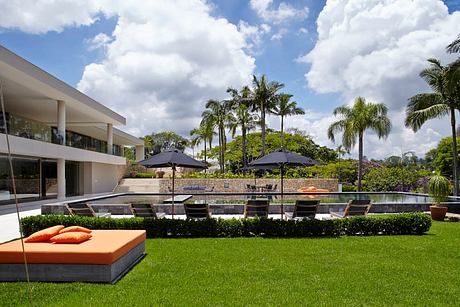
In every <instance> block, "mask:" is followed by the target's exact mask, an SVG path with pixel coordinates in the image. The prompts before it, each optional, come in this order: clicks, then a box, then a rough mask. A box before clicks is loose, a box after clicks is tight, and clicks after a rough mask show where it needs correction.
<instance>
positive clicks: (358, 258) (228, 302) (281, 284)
mask: <svg viewBox="0 0 460 307" xmlns="http://www.w3.org/2000/svg"><path fill="white" fill-rule="evenodd" d="M147 253H148V255H147V257H146V258H144V260H143V261H142V262H141V263H139V264H138V265H137V266H136V267H135V268H134V269H133V270H132V271H130V272H129V273H128V274H127V275H126V276H125V277H124V278H123V279H122V280H120V281H119V282H118V283H117V284H116V285H102V284H83V283H61V284H55V283H33V284H32V286H33V290H32V291H33V294H32V296H33V302H34V304H35V305H37V306H99V305H107V306H154V305H177V306H191V305H192V306H193V305H195V306H203V305H205V306H235V305H236V306H247V305H277V306H280V305H313V306H321V305H324V306H357V305H359V306H362V305H366V306H369V305H373V306H385V305H386V306H394V305H400V306H403V305H404V306H405V305H420V306H422V305H424V306H437V305H439V306H441V305H457V306H458V302H459V301H460V273H459V270H460V223H447V222H444V223H439V222H434V223H433V226H432V228H431V230H430V232H429V233H428V234H427V235H423V236H386V237H383V236H381V237H342V238H318V239H261V238H238V239H151V240H148V241H147ZM27 297H28V296H27V285H26V284H25V283H0V305H5V306H13V305H26V304H27V302H28V300H27Z"/></svg>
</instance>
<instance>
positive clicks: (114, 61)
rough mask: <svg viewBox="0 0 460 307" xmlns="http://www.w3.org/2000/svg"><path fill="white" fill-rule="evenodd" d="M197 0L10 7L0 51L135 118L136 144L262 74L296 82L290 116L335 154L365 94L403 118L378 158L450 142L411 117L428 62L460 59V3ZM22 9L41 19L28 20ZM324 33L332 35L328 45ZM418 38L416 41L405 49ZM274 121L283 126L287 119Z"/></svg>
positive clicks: (290, 87)
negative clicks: (409, 123)
mask: <svg viewBox="0 0 460 307" xmlns="http://www.w3.org/2000/svg"><path fill="white" fill-rule="evenodd" d="M193 1H195V2H193ZM193 1H192V3H193V5H191V6H190V5H189V3H187V2H186V1H180V0H179V1H177V2H176V3H173V4H172V2H171V1H160V0H159V1H154V2H152V3H150V2H148V3H147V2H143V1H139V2H138V3H137V2H136V0H134V1H128V2H123V1H122V2H120V3H117V4H112V2H110V4H111V5H112V6H110V7H109V5H108V4H107V2H101V3H99V1H89V0H87V1H86V0H82V1H72V0H67V1H66V3H67V4H66V5H64V6H63V5H59V4H56V3H57V2H54V1H43V0H37V1H35V2H31V3H33V5H32V4H28V3H27V2H28V1H4V0H0V4H2V3H1V2H4V3H3V7H4V11H5V15H4V16H8V18H3V20H0V44H2V45H3V46H5V47H7V48H9V49H11V50H12V51H14V52H15V53H17V54H18V55H20V56H22V57H24V58H26V59H27V60H29V61H31V62H32V63H34V64H36V65H37V66H39V67H41V68H43V69H44V70H46V71H48V72H50V73H51V74H53V75H55V76H56V77H58V78H60V79H62V80H64V81H65V82H67V83H68V84H70V85H72V86H75V87H78V88H79V89H80V90H82V91H83V92H85V93H87V94H88V95H90V96H91V97H93V98H95V99H97V100H99V101H100V102H102V103H104V104H106V105H108V106H109V107H111V108H114V109H115V110H116V111H118V112H119V113H121V114H122V115H124V116H126V117H127V119H128V125H127V127H126V128H125V129H126V130H127V131H128V132H130V133H133V134H135V135H144V134H146V133H150V132H152V131H158V130H176V131H178V132H180V133H182V134H187V132H188V131H189V130H190V129H191V128H193V127H194V126H195V125H196V124H197V122H198V121H199V114H200V113H201V110H202V106H203V104H204V102H205V100H206V99H209V98H223V96H224V95H225V88H226V86H228V85H237V86H239V85H243V84H245V83H248V82H250V76H251V74H252V73H254V74H256V75H261V74H262V73H265V74H267V76H268V79H269V80H276V81H280V82H283V83H284V84H285V85H286V86H285V89H284V90H283V91H284V92H287V93H291V94H293V95H294V100H296V101H297V102H298V104H299V105H300V106H302V107H304V108H305V109H306V110H307V111H308V112H307V115H306V116H305V117H296V118H290V119H289V120H288V123H287V125H288V127H289V125H291V127H298V128H301V129H304V130H306V131H307V133H309V134H310V135H311V136H312V137H313V139H314V140H315V141H316V142H318V143H320V144H323V145H328V146H335V145H334V144H332V143H331V142H330V141H328V140H327V137H326V135H325V130H326V129H327V126H328V124H330V122H331V121H332V120H333V119H332V118H331V113H332V110H333V108H334V107H336V106H338V105H340V104H344V103H349V102H350V101H352V100H353V98H354V97H356V96H357V95H364V96H365V97H367V98H369V99H371V100H376V101H378V102H385V103H386V104H387V105H389V107H390V111H391V112H390V115H391V116H392V119H394V129H393V131H394V132H393V134H392V135H391V136H390V138H389V139H388V140H387V144H388V146H386V147H385V148H384V149H383V150H382V149H380V150H374V151H372V152H371V153H369V155H370V156H373V157H382V156H385V155H390V154H395V153H397V151H401V150H402V148H403V147H404V149H411V150H412V148H415V149H414V150H416V151H417V152H418V153H419V154H421V153H423V152H425V151H426V150H428V149H429V148H431V147H433V146H434V145H435V144H436V143H437V142H438V141H439V139H440V138H441V137H442V136H444V135H446V133H448V127H447V128H445V127H444V126H445V125H444V124H443V123H442V122H434V123H433V124H430V125H428V126H427V127H426V128H424V130H423V131H421V132H420V133H418V134H416V135H413V134H411V133H410V132H409V131H407V130H406V129H405V128H404V127H403V125H402V119H401V114H403V108H404V105H405V103H406V101H407V98H409V97H410V96H411V95H413V94H415V93H418V92H420V91H423V90H426V87H425V86H424V84H423V82H422V81H421V80H419V78H418V76H417V74H418V71H420V70H421V69H423V65H424V61H425V59H426V58H429V57H432V56H435V57H439V58H441V59H442V60H445V61H449V60H451V59H452V56H448V55H446V54H445V52H444V49H443V48H444V46H445V45H446V43H447V42H449V41H451V40H452V39H453V38H455V36H456V35H458V34H460V30H459V28H458V24H460V23H459V22H457V21H459V20H460V19H459V18H460V13H459V12H458V11H460V1H458V0H445V1H444V2H442V1H440V0H417V1H414V2H412V1H411V2H409V1H406V0H393V1H379V0H372V1H370V0H344V1H341V3H340V4H338V3H336V2H334V3H332V2H331V3H329V2H326V0H297V1H287V0H285V1H279V0H273V1H272V0H252V1H251V2H249V1H243V0H232V1H228V0H214V1H208V2H205V3H202V2H199V1H197V0H193ZM113 3H115V2H113ZM326 3H327V5H328V8H329V10H325V5H326ZM61 4H62V3H61ZM171 5H174V6H171ZM444 5H446V6H447V8H448V11H447V10H445V6H444ZM169 6H171V7H169ZM345 6H347V8H346V9H345ZM172 7H174V9H172ZM382 8H386V9H387V11H385V12H384V11H383V9H382ZM21 10H22V11H24V12H25V13H28V14H29V16H31V17H32V18H31V19H27V20H26V19H22V18H23V16H26V15H27V14H19V15H18V13H17V11H21ZM323 10H325V11H326V12H324V13H323V14H322V17H321V18H322V19H321V29H318V28H317V20H318V16H319V14H320V13H321V12H322V11H323ZM388 10H390V11H391V13H390V14H388ZM307 12H308V13H307ZM407 16H411V18H407ZM58 17H59V18H58ZM155 19H158V20H155ZM219 19H222V20H221V21H222V22H219V21H218V20H219ZM182 23H184V24H188V23H190V24H189V25H187V26H184V25H183V24H182ZM242 23H243V25H242ZM195 25H196V26H195ZM244 25H246V28H244V27H243V26H244ZM356 25H359V26H358V27H357V26H356ZM455 26H457V28H455ZM115 28H117V31H116V32H114V30H115ZM245 29H246V30H245ZM248 29H249V30H248ZM250 30H251V31H252V32H251V31H250ZM318 30H320V31H322V32H323V33H327V35H324V37H323V38H322V39H321V40H319V39H318ZM101 33H103V35H101ZM420 33H424V34H423V36H422V37H421V38H419V37H418V36H419V35H421V34H420ZM278 34H281V35H279V37H278V39H276V38H275V36H276V35H278ZM95 37H99V38H101V39H102V40H103V41H102V43H100V44H96V43H97V42H98V41H97V40H96V39H95ZM414 37H417V39H416V40H415V41H416V42H417V43H415V44H414V43H410V44H407V45H406V42H410V41H411V40H412V39H415V38H414ZM187 44H189V45H187ZM417 44H419V45H417ZM186 46H189V47H186ZM407 46H409V47H407ZM410 46H412V47H410ZM427 46H428V47H427ZM136 48H137V49H136ZM168 48H169V49H168ZM411 48H412V49H417V50H420V51H419V52H415V53H414V52H413V50H410V49H411ZM195 49H196V50H195ZM132 54H134V55H135V56H131V55H132ZM388 59H391V60H390V61H391V62H393V63H394V64H392V65H389V64H388ZM219 61H220V62H219ZM120 63H122V64H120ZM168 63H169V64H168ZM350 63H354V64H353V65H350ZM149 65H150V66H149ZM144 68H145V71H144ZM219 70H220V71H219ZM395 71H396V73H395ZM182 74H183V75H184V76H185V77H183V78H182ZM194 78H196V79H194ZM191 80H192V81H191ZM197 80H198V81H197ZM402 84H403V85H404V86H401V85H402ZM117 91H120V92H117ZM216 96H221V97H216ZM134 109H143V110H146V109H147V110H146V111H145V112H140V113H139V112H135V111H133V110H134ZM269 123H270V124H271V125H272V126H275V128H277V127H276V125H277V124H278V121H277V119H276V118H272V119H271V121H270V122H269ZM367 142H368V143H367V145H368V146H370V147H373V146H374V144H376V143H377V142H378V140H377V139H376V138H375V136H374V135H372V134H371V135H370V137H369V138H368V140H367ZM422 142H423V144H421V143H422Z"/></svg>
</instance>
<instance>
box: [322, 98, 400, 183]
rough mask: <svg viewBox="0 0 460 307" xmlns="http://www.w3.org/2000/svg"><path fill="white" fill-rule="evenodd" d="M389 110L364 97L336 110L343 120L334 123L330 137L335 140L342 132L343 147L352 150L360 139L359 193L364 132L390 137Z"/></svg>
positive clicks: (335, 113) (330, 130)
mask: <svg viewBox="0 0 460 307" xmlns="http://www.w3.org/2000/svg"><path fill="white" fill-rule="evenodd" d="M387 112H388V109H387V107H386V106H385V105H384V104H382V103H377V104H374V103H371V102H369V103H368V102H366V100H365V99H364V98H363V97H358V98H356V100H355V103H354V105H353V106H352V107H349V106H345V105H344V106H341V107H337V108H335V109H334V112H333V114H334V115H335V116H338V115H340V116H341V119H340V120H338V121H336V122H334V123H332V124H331V126H330V127H329V129H328V137H329V139H331V140H332V141H334V140H335V134H336V133H338V132H342V133H343V134H342V144H343V146H344V147H345V148H346V149H348V150H351V148H352V147H354V146H355V144H356V139H358V148H359V149H358V151H359V158H358V192H359V191H361V178H362V175H363V138H364V131H365V130H367V129H371V130H373V131H375V132H376V133H377V136H378V137H379V138H385V137H387V136H388V134H389V133H390V130H391V122H390V119H389V118H388V117H387Z"/></svg>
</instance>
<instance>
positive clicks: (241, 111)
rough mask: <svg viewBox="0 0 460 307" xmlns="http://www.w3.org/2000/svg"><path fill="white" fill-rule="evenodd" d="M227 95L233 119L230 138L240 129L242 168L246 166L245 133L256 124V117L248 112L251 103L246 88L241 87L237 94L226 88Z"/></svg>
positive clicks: (248, 91)
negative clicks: (229, 95)
mask: <svg viewBox="0 0 460 307" xmlns="http://www.w3.org/2000/svg"><path fill="white" fill-rule="evenodd" d="M227 92H228V93H230V94H231V95H232V99H231V100H230V101H231V108H232V111H233V113H234V114H233V119H232V122H231V123H230V131H231V133H232V137H235V134H236V130H237V129H238V128H241V142H242V144H241V149H242V162H243V167H244V166H246V165H247V136H246V135H247V133H248V132H249V131H250V130H252V129H254V128H255V127H256V124H257V116H256V115H254V114H252V113H251V112H250V109H249V107H250V105H251V103H252V93H251V89H250V88H249V87H247V86H245V87H243V88H242V89H241V90H240V91H239V92H238V91H237V90H236V89H233V88H228V90H227Z"/></svg>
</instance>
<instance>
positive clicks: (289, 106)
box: [273, 93, 305, 148]
mask: <svg viewBox="0 0 460 307" xmlns="http://www.w3.org/2000/svg"><path fill="white" fill-rule="evenodd" d="M291 98H292V95H290V94H284V93H283V94H279V95H278V99H277V104H276V106H275V108H274V112H273V113H275V114H276V115H278V116H280V117H281V148H284V144H283V143H284V117H285V116H291V115H301V114H305V111H304V110H303V109H302V108H299V107H298V106H297V102H295V101H291V100H290V99H291Z"/></svg>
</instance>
